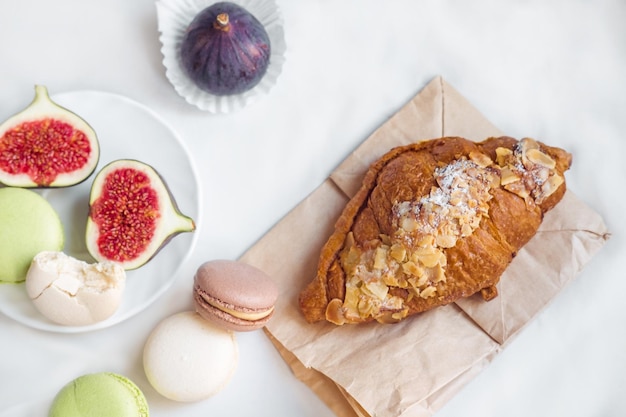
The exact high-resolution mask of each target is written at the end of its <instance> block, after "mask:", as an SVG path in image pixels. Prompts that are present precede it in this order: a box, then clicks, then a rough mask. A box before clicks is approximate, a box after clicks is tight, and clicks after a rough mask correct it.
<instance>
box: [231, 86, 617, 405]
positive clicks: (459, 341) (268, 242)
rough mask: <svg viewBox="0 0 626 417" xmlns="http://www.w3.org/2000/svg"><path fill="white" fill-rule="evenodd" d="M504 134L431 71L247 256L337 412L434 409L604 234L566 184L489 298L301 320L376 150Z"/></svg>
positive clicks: (308, 373)
mask: <svg viewBox="0 0 626 417" xmlns="http://www.w3.org/2000/svg"><path fill="white" fill-rule="evenodd" d="M501 134H502V133H501V132H500V131H499V130H498V129H497V128H495V127H494V126H493V125H492V124H491V123H489V121H487V120H486V119H485V118H484V117H483V116H482V115H481V114H480V113H479V112H478V111H477V110H476V109H475V108H474V107H473V106H472V105H471V104H470V103H469V102H468V101H467V100H466V99H465V98H463V97H462V96H461V95H460V94H459V93H458V92H457V91H456V90H454V89H453V88H452V87H451V86H450V85H449V84H448V83H447V82H445V80H443V79H442V78H441V77H438V78H435V79H434V80H433V81H431V82H430V83H429V84H428V85H427V86H426V87H425V88H424V89H423V90H422V91H421V92H420V93H419V94H418V95H416V96H415V97H414V98H413V99H412V100H411V101H410V102H409V103H408V104H407V105H405V106H404V107H403V108H402V109H401V110H400V111H398V112H397V113H396V114H395V115H394V116H392V117H391V118H390V119H389V120H388V121H387V122H385V123H384V124H383V125H382V126H381V127H380V128H379V129H377V130H376V131H375V132H374V133H373V134H372V135H371V136H370V137H369V138H368V139H367V140H366V141H365V142H364V143H363V144H362V145H360V146H359V147H358V148H357V149H356V150H355V151H354V152H353V153H352V154H351V155H350V156H349V157H348V158H346V160H345V161H344V162H343V163H341V164H340V166H339V167H338V168H337V169H336V170H335V171H334V172H333V173H332V174H331V175H330V177H329V178H328V179H327V180H326V181H324V182H323V183H322V184H321V185H320V186H319V187H318V188H317V189H316V190H315V191H313V192H312V193H311V194H310V195H309V196H308V197H307V198H305V199H304V200H303V201H302V203H300V204H299V205H298V206H296V207H295V208H294V209H293V210H292V211H291V212H290V213H288V214H287V215H286V216H285V217H284V218H283V219H282V220H281V221H280V222H278V224H276V225H275V226H274V227H273V228H272V229H271V230H270V231H269V232H268V233H267V234H266V235H265V236H263V237H262V238H261V239H260V240H259V241H258V242H257V243H256V244H255V245H254V246H253V247H252V248H250V249H249V250H248V251H247V252H246V253H245V254H244V255H243V257H242V259H243V260H245V261H246V262H248V263H251V264H253V265H256V266H257V267H259V268H261V269H263V270H265V271H266V272H268V273H270V274H271V275H272V276H274V277H275V279H276V280H277V282H278V284H279V287H280V291H281V295H280V297H279V301H278V303H277V305H276V310H275V315H274V319H273V320H272V321H271V322H270V323H269V325H268V326H267V328H266V329H265V331H266V333H267V334H268V336H269V338H270V340H272V342H273V343H274V345H275V346H276V348H277V350H278V351H279V352H280V353H281V355H282V356H283V358H284V359H285V361H286V362H287V363H288V364H289V366H290V367H291V368H292V370H293V372H294V374H295V375H296V376H297V377H298V378H299V379H300V380H302V381H303V382H304V383H306V384H307V385H308V386H309V387H311V389H312V390H313V391H314V392H315V393H316V394H317V395H318V396H319V397H320V398H321V399H322V400H323V401H325V402H326V404H327V405H328V406H329V407H330V408H331V409H332V410H333V411H334V412H335V413H336V414H337V415H338V416H340V417H354V416H358V417H369V416H374V415H376V416H402V417H409V416H410V417H421V416H430V415H432V414H433V413H434V412H435V411H436V410H438V409H440V408H441V407H442V406H443V405H444V404H445V403H446V402H447V401H448V400H449V399H450V398H451V397H452V396H453V395H454V394H455V393H456V392H458V390H459V389H460V388H461V387H462V386H463V385H465V384H466V383H467V382H469V381H470V380H471V379H472V378H473V377H474V376H475V375H476V374H477V373H478V372H480V370H482V369H484V368H485V367H486V366H487V365H488V364H489V363H490V362H491V361H492V360H493V358H494V357H495V356H496V355H497V354H498V353H499V352H500V351H501V350H502V349H503V348H504V347H505V346H506V343H507V342H509V341H510V340H512V338H513V336H514V335H515V334H517V333H518V332H519V331H520V329H522V328H523V327H524V325H525V324H526V323H528V322H529V321H530V320H531V319H532V318H533V317H535V316H536V315H537V313H538V312H539V311H541V310H542V309H543V307H544V306H545V305H546V304H547V303H549V301H550V300H551V299H553V298H554V297H555V296H556V295H557V293H558V292H559V291H560V290H561V289H562V288H563V286H565V285H566V284H567V282H569V281H570V280H571V279H572V278H573V277H574V276H575V275H576V273H577V272H578V271H579V270H580V269H581V268H582V267H583V266H584V264H585V263H586V262H587V261H588V260H589V259H590V258H591V257H592V256H593V254H594V253H596V252H597V251H598V250H599V249H600V248H601V247H602V246H603V244H604V242H605V241H606V239H607V238H608V232H607V230H606V227H605V225H604V222H603V221H602V219H601V217H600V216H599V215H598V214H596V213H595V212H594V211H592V210H591V209H590V208H589V207H587V206H586V205H585V204H584V203H583V202H581V201H580V200H579V199H578V198H576V197H575V196H574V195H573V193H571V192H567V193H566V196H565V197H564V199H563V200H562V202H561V203H560V204H559V205H557V207H555V209H553V210H552V211H551V212H549V213H548V215H547V216H546V218H545V219H544V222H543V224H542V226H541V228H540V231H539V232H538V233H537V235H536V236H535V237H534V238H533V239H532V240H531V241H530V242H529V243H528V244H527V245H526V246H525V247H524V248H523V249H522V250H521V251H520V253H519V254H518V256H517V257H516V258H515V260H514V261H513V263H512V264H511V265H510V266H509V268H508V269H507V271H506V272H505V274H504V275H503V276H502V278H501V280H500V284H499V288H498V289H499V296H498V297H497V298H496V299H494V300H492V301H490V302H484V301H481V300H479V299H478V298H477V297H470V298H468V299H465V300H461V301H459V302H457V303H455V304H451V305H448V306H445V307H440V308H437V309H434V310H432V311H429V312H426V313H423V314H420V315H418V316H415V317H412V318H410V319H408V320H404V321H402V322H400V323H398V324H394V325H380V324H378V323H368V324H364V325H356V326H350V325H347V326H341V327H338V326H335V325H332V324H329V323H316V324H308V323H306V321H305V320H304V318H303V316H302V314H301V313H300V311H299V307H298V294H299V292H300V290H301V289H302V288H304V286H305V285H306V284H307V283H308V282H309V281H310V280H311V279H312V277H313V276H314V275H315V271H316V267H317V261H318V257H319V251H320V249H321V247H322V245H323V244H324V242H325V241H326V239H327V238H328V236H329V235H330V233H331V232H332V230H333V226H334V222H335V220H336V219H337V218H338V217H339V214H340V213H341V210H342V209H343V207H344V206H345V204H346V203H347V202H348V200H349V199H350V197H351V196H352V195H353V194H354V192H355V191H356V190H357V189H358V188H359V186H360V183H361V179H362V177H363V174H364V173H365V171H366V170H367V168H368V167H369V165H370V164H371V163H372V162H373V161H375V160H376V159H378V158H379V157H380V156H381V155H383V154H384V153H385V152H386V151H388V150H389V149H390V148H392V147H394V146H397V145H403V144H407V143H410V142H415V141H419V140H426V139H432V138H436V137H441V136H463V137H466V138H468V139H472V140H477V141H479V140H483V139H485V138H486V137H488V136H497V135H501ZM546 141H547V142H549V141H548V140H546ZM574 164H575V162H574ZM574 166H575V165H574ZM286 254H288V256H285V255H286ZM529 271H532V273H529Z"/></svg>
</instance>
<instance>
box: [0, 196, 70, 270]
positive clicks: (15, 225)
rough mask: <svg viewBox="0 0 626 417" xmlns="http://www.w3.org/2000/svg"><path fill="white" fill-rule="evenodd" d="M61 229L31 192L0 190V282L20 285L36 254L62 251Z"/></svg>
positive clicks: (46, 204)
mask: <svg viewBox="0 0 626 417" xmlns="http://www.w3.org/2000/svg"><path fill="white" fill-rule="evenodd" d="M63 242H64V239H63V226H62V224H61V220H60V219H59V216H58V214H57V212H56V211H55V210H54V208H53V207H52V206H51V205H50V203H49V202H48V201H47V200H46V199H45V198H43V197H42V196H41V195H39V194H37V193H36V192H34V191H31V190H26V189H23V188H12V187H6V188H0V282H22V281H24V280H25V279H26V273H27V272H28V268H29V267H30V264H31V262H32V260H33V258H34V257H35V255H37V254H38V253H39V252H42V251H60V250H61V249H62V248H63Z"/></svg>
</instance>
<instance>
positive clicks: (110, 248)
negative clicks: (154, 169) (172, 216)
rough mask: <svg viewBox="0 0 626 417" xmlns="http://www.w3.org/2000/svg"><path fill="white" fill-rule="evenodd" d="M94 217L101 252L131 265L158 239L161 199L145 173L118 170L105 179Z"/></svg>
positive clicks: (94, 204)
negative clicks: (155, 232) (152, 241)
mask: <svg viewBox="0 0 626 417" xmlns="http://www.w3.org/2000/svg"><path fill="white" fill-rule="evenodd" d="M120 191H123V192H120ZM90 215H91V218H92V220H93V221H94V222H95V223H96V224H97V226H98V228H99V229H100V235H99V237H98V242H97V245H98V249H99V250H100V252H101V253H102V254H103V255H104V256H105V257H106V258H107V259H110V260H113V261H117V262H124V261H129V260H132V259H135V258H137V257H138V256H140V255H141V254H142V253H143V252H144V251H145V249H146V246H147V245H148V244H149V243H150V241H151V240H152V238H153V237H154V231H155V229H156V223H157V220H158V218H159V217H160V214H159V196H158V195H157V193H156V191H155V190H154V189H153V188H152V187H151V184H150V178H149V177H148V176H147V175H146V174H144V173H143V172H141V171H137V170H134V169H131V168H126V169H118V170H117V171H114V172H112V173H111V174H109V175H108V176H107V177H106V178H105V180H104V185H103V187H102V195H101V197H99V198H98V199H97V200H95V201H94V202H93V204H92V208H91V214H90ZM128 236H132V239H128V238H127V237H128Z"/></svg>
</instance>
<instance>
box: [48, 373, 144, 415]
mask: <svg viewBox="0 0 626 417" xmlns="http://www.w3.org/2000/svg"><path fill="white" fill-rule="evenodd" d="M112 416H115V417H148V416H149V411H148V402H147V401H146V397H144V395H143V393H142V392H141V390H140V389H139V387H137V385H135V383H134V382H132V381H131V380H130V379H128V378H126V377H124V376H122V375H119V374H115V373H112V372H100V373H95V374H87V375H83V376H81V377H78V378H76V379H75V380H73V381H71V382H70V383H68V384H67V385H66V386H65V387H63V388H62V389H61V391H59V393H58V394H57V396H56V397H55V399H54V401H53V403H52V406H51V407H50V412H49V414H48V417H112Z"/></svg>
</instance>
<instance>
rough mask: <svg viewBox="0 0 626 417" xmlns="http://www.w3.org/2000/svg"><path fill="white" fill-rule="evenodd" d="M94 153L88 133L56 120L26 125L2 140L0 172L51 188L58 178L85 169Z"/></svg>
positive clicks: (0, 142) (21, 125)
mask: <svg viewBox="0 0 626 417" xmlns="http://www.w3.org/2000/svg"><path fill="white" fill-rule="evenodd" d="M91 152H92V148H91V142H90V141H89V139H88V138H87V136H86V135H85V133H84V132H82V131H80V130H77V129H75V128H74V127H73V126H72V125H70V124H69V123H66V122H63V121H60V120H55V119H43V120H36V121H31V122H24V123H22V124H20V125H18V126H16V127H14V128H13V129H11V130H8V131H7V132H6V133H5V134H4V135H3V136H2V138H0V168H1V169H2V170H4V171H6V172H8V173H10V174H26V175H28V176H29V177H30V178H31V179H32V180H33V182H35V183H37V184H39V185H40V186H48V185H50V184H51V183H52V182H54V180H55V179H56V177H57V176H58V175H59V174H61V173H69V172H73V171H76V170H79V169H81V168H82V167H84V166H85V164H87V163H88V162H89V156H90V154H91Z"/></svg>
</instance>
